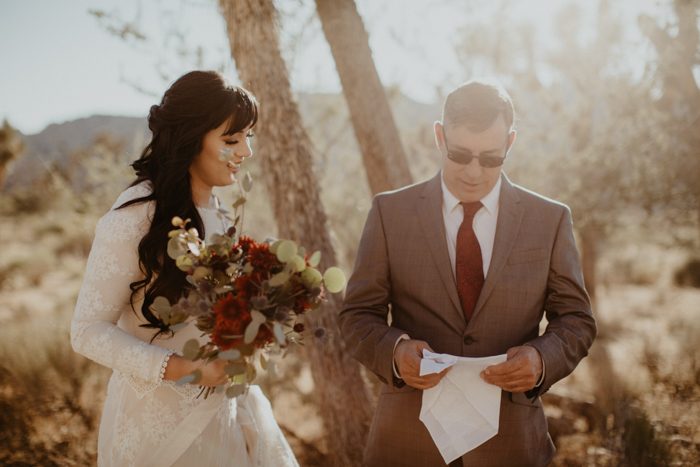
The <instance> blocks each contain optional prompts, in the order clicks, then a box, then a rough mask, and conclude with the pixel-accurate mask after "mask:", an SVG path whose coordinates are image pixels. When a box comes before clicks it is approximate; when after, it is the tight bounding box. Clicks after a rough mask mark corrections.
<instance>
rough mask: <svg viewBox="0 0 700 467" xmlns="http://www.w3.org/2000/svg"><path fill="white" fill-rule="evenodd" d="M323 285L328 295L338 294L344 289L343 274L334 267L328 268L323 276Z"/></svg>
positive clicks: (344, 280)
mask: <svg viewBox="0 0 700 467" xmlns="http://www.w3.org/2000/svg"><path fill="white" fill-rule="evenodd" d="M323 283H324V284H325V285H326V289H328V291H329V292H330V293H338V292H340V291H342V290H343V289H344V288H345V283H346V279H345V273H344V272H343V270H342V269H340V268H338V267H335V266H333V267H331V268H328V269H326V272H325V273H324V274H323Z"/></svg>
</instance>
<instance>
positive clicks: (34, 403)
mask: <svg viewBox="0 0 700 467" xmlns="http://www.w3.org/2000/svg"><path fill="white" fill-rule="evenodd" d="M66 321H67V320H65V319H59V320H47V319H38V318H34V319H27V320H21V321H17V322H13V323H6V324H5V325H4V326H2V328H0V433H2V434H1V435H0V440H1V441H2V442H1V443H0V446H2V448H0V464H1V465H14V466H20V465H47V466H50V465H91V464H94V462H95V447H96V434H97V433H96V431H97V430H96V428H97V423H98V418H99V409H100V405H101V399H100V397H94V396H93V394H102V393H103V392H104V384H105V380H106V377H107V373H106V372H105V371H104V370H103V369H101V368H99V367H98V366H97V365H95V364H93V363H91V362H90V361H88V360H86V359H85V358H83V357H81V356H79V355H77V354H75V353H74V352H73V351H72V349H71V346H70V341H69V336H68V326H67V322H66ZM86 396H87V397H86Z"/></svg>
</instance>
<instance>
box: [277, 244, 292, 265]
mask: <svg viewBox="0 0 700 467" xmlns="http://www.w3.org/2000/svg"><path fill="white" fill-rule="evenodd" d="M276 254H277V259H278V260H280V262H282V263H287V262H289V260H291V259H292V258H293V257H294V255H296V254H297V244H296V243H294V242H293V241H291V240H282V242H281V243H280V244H279V245H278V246H277V253H276Z"/></svg>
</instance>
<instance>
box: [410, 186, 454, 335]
mask: <svg viewBox="0 0 700 467" xmlns="http://www.w3.org/2000/svg"><path fill="white" fill-rule="evenodd" d="M440 177H441V174H440V173H438V174H437V175H436V176H435V177H434V178H433V179H432V180H430V181H429V182H428V183H427V184H426V186H425V189H424V190H423V193H422V195H421V198H420V200H419V202H418V204H417V206H416V208H417V211H418V212H417V215H418V221H419V222H420V225H421V228H422V229H423V233H424V234H425V238H426V243H427V245H428V249H429V250H430V254H431V255H432V257H433V260H434V261H435V265H436V267H437V269H438V272H439V274H440V279H441V280H442V283H443V284H444V286H445V289H446V290H447V295H448V296H449V297H450V301H451V302H452V304H453V305H454V307H453V309H452V310H450V312H449V316H446V318H448V319H449V321H450V322H451V323H452V324H453V325H454V327H455V329H456V330H458V331H459V332H462V331H463V330H464V327H465V326H466V320H465V318H464V314H463V313H462V306H461V304H460V301H459V295H458V294H457V285H456V283H455V279H454V277H453V274H452V266H451V264H452V263H451V262H450V255H449V253H448V252H447V239H446V236H445V222H444V219H443V216H442V187H441V178H440Z"/></svg>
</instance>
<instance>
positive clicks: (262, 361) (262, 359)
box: [260, 354, 267, 370]
mask: <svg viewBox="0 0 700 467" xmlns="http://www.w3.org/2000/svg"><path fill="white" fill-rule="evenodd" d="M260 368H262V369H263V370H267V359H266V358H265V355H263V354H260Z"/></svg>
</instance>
